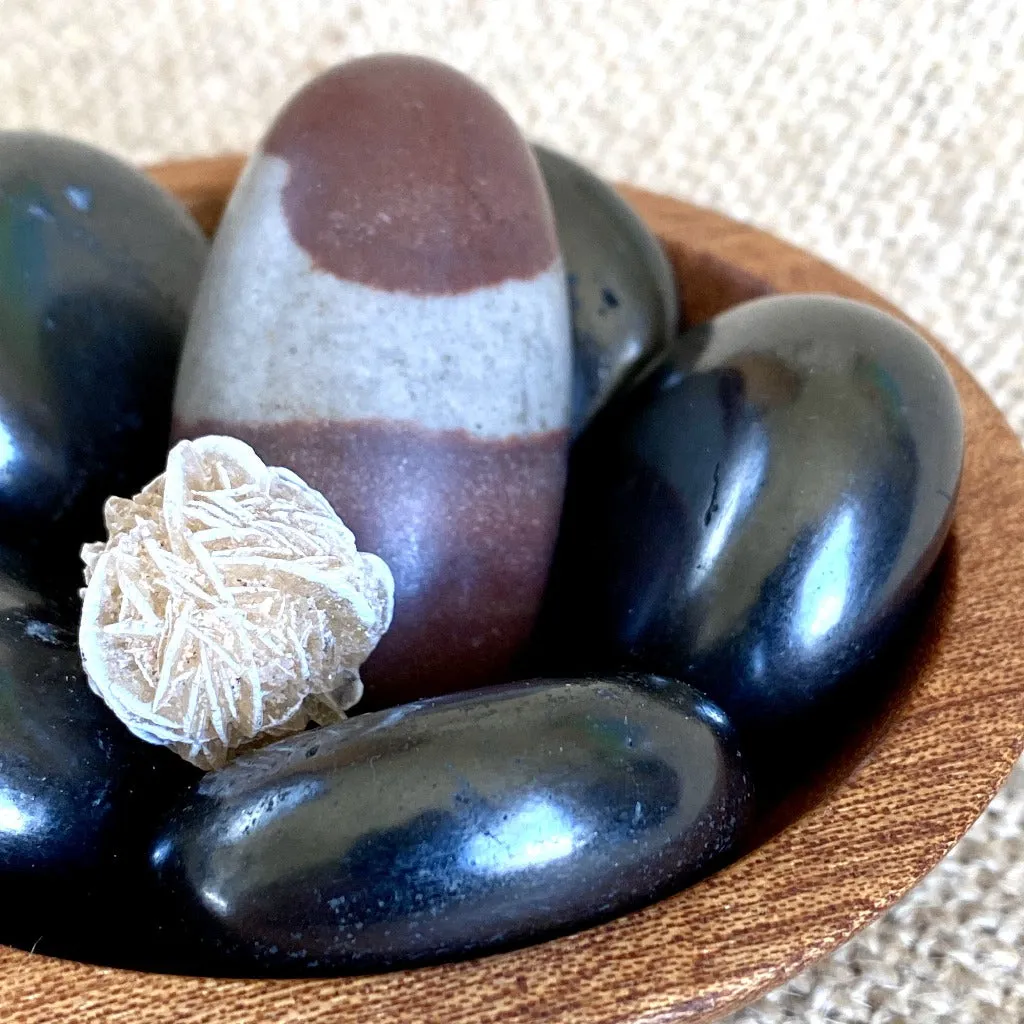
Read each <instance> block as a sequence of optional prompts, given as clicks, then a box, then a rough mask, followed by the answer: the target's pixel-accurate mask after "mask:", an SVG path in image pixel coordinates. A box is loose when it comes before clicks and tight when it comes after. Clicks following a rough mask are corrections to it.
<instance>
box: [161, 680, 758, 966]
mask: <svg viewBox="0 0 1024 1024" xmlns="http://www.w3.org/2000/svg"><path fill="white" fill-rule="evenodd" d="M748 799H749V788H748V784H747V780H746V777H745V774H744V770H743V768H742V765H741V761H740V757H739V754H738V752H737V750H736V748H735V746H734V741H733V738H732V732H731V729H730V727H729V726H728V724H727V723H726V720H725V718H724V716H723V715H722V713H721V711H719V710H718V709H717V708H715V707H714V706H713V705H711V704H710V703H709V702H707V701H706V700H705V699H704V698H702V697H701V696H699V695H698V694H696V693H695V692H694V691H693V690H691V689H690V688H689V687H687V686H685V685H683V684H680V683H676V682H670V681H667V680H661V679H654V678H649V677H645V678H637V679H634V680H614V679H610V680H605V681H597V680H590V681H571V682H552V681H534V682H530V683H519V684H511V685H508V686H503V687H498V688H494V689H491V690H482V691H474V692H471V693H462V694H456V695H454V696H451V697H442V698H437V699H434V700H431V701H422V702H420V703H417V704H408V705H404V706H402V707H399V708H396V709H394V710H391V711H382V712H376V713H373V714H366V715H361V716H359V717H357V718H353V719H350V720H348V721H346V722H342V723H341V724H339V725H336V726H330V727H327V728H323V729H318V730H315V731H312V732H307V733H304V734H302V735H300V736H297V737H295V738H292V739H287V740H282V741H279V742H278V743H275V744H273V745H272V746H270V747H267V748H265V749H264V750H261V751H259V752H257V753H255V754H252V755H250V756H247V757H244V758H240V759H239V760H238V761H237V762H236V763H234V764H233V765H229V766H228V767H227V768H226V769H222V770H221V771H218V772H214V773H212V774H210V775H208V776H207V777H206V778H204V779H203V780H202V782H201V783H200V784H199V785H198V787H197V789H196V791H195V796H194V799H193V800H192V801H191V802H190V803H189V804H188V805H187V806H184V807H183V808H182V809H181V811H180V813H178V814H177V815H176V817H175V818H174V820H173V821H172V823H171V824H170V825H169V827H168V829H167V831H166V832H165V834H164V835H163V836H162V837H161V838H160V839H159V841H158V842H157V844H156V846H155V848H154V852H153V856H152V862H153V864H154V866H155V869H156V872H157V874H158V877H159V879H160V882H161V883H162V885H163V886H164V887H165V889H166V890H167V892H168V904H169V906H170V907H171V908H173V911H175V912H177V913H179V914H183V917H184V920H183V938H182V949H183V950H185V951H187V952H191V953H192V954H193V964H192V966H193V969H196V970H201V971H220V972H224V971H228V972H233V971H237V972H239V973H243V974H245V973H250V974H256V973H261V972H263V973H292V972H298V973H304V972H315V971H337V970H346V969H349V968H352V969H368V968H383V967H391V966H396V965H400V964H407V963H412V962H417V961H423V960H438V959H443V958H449V957H454V956H464V955H466V954H470V953H478V952H484V951H487V950H492V949H495V948H500V947H507V946H509V945H513V944H518V943H522V942H525V941H530V940H536V939H539V938H542V937H544V936H547V935H550V934H552V933H555V932H559V931H564V930H568V929H573V928H577V927H580V926H583V925H585V924H587V923H590V922H593V921H596V920H599V919H602V918H607V917H610V916H613V915H615V914H617V913H620V912H622V911H624V910H626V909H628V908H630V907H635V906H638V905H640V904H644V903H647V902H649V901H651V900H652V899H655V898H656V897H658V896H660V895H662V894H664V893H666V892H668V891H671V890H674V889H678V888H679V887H681V886H682V885H683V884H684V883H686V882H687V881H689V880H692V879H693V878H694V877H695V876H696V875H697V874H699V873H701V872H704V871H706V870H707V869H708V868H709V867H710V866H712V865H713V864H716V863H718V862H719V861H720V860H721V858H722V857H723V856H724V855H726V854H727V853H728V851H729V850H730V848H731V847H732V845H733V843H734V841H735V839H736V837H737V835H738V834H739V832H740V830H741V828H742V826H743V824H744V822H745V818H746V811H747V805H748ZM186 959H187V956H186Z"/></svg>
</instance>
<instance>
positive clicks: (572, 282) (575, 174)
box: [534, 146, 679, 434]
mask: <svg viewBox="0 0 1024 1024" xmlns="http://www.w3.org/2000/svg"><path fill="white" fill-rule="evenodd" d="M534 151H535V153H536V154H537V161H538V163H539V164H540V169H541V171H542V172H543V174H544V180H545V183H546V184H547V188H548V193H549V195H550V196H551V203H552V206H553V207H554V211H555V222H556V224H557V226H558V241H559V244H560V246H561V249H562V253H563V255H564V258H565V269H566V274H567V276H568V281H569V298H570V301H571V303H572V319H573V345H574V360H573V411H572V430H573V433H574V434H577V433H579V431H580V430H582V429H583V427H584V426H586V424H587V423H588V422H589V421H590V419H591V418H592V417H593V415H594V413H596V412H597V410H598V409H600V408H601V406H603V405H604V404H605V402H606V401H607V400H608V398H609V397H610V396H611V395H612V394H613V393H614V392H615V389H616V388H618V387H619V386H621V384H622V383H623V381H625V380H627V379H628V378H629V377H630V375H632V374H633V373H635V372H637V370H638V369H639V368H640V367H642V366H643V365H644V364H645V363H647V362H649V361H650V360H651V359H653V358H654V357H656V356H657V355H658V354H659V353H661V352H663V351H664V349H665V347H666V346H667V344H668V342H669V339H671V338H674V337H675V335H676V330H677V328H678V324H679V301H678V298H677V295H676V282H675V275H674V274H673V273H672V267H671V266H670V264H669V262H668V259H667V258H666V256H665V252H664V250H663V249H662V247H661V243H660V242H659V241H658V239H657V238H655V237H654V235H653V234H652V233H651V232H650V231H649V230H648V228H647V226H646V225H645V224H644V222H643V221H642V220H641V219H640V217H639V215H638V214H637V213H636V211H634V209H633V208H632V207H631V206H630V205H629V203H627V202H626V201H625V200H624V199H623V198H622V196H620V195H619V194H618V192H616V191H615V189H613V188H612V187H611V186H610V185H608V184H606V183H605V182H604V181H602V180H601V179H600V178H599V177H598V176H597V175H596V174H593V173H592V172H591V171H589V170H587V168H586V167H584V166H583V165H582V164H579V163H577V162H576V161H575V160H571V159H570V158H569V157H567V156H563V155H562V154H561V153H557V152H555V151H554V150H552V149H547V148H546V147H544V146H534Z"/></svg>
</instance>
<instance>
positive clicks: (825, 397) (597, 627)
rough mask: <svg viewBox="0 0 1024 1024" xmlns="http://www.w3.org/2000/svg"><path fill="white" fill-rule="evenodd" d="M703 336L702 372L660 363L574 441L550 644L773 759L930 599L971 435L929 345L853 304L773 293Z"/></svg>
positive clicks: (577, 664)
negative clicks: (926, 596)
mask: <svg viewBox="0 0 1024 1024" xmlns="http://www.w3.org/2000/svg"><path fill="white" fill-rule="evenodd" d="M696 332H697V333H696V334H694V332H691V337H689V338H688V339H686V344H685V345H684V346H683V349H684V350H685V351H686V352H688V353H689V352H692V351H694V350H696V351H699V352H700V353H701V354H700V356H699V357H698V359H697V362H696V364H695V365H694V366H693V368H692V370H691V371H690V372H685V371H684V370H682V369H680V367H679V366H678V365H676V364H674V363H673V362H672V361H671V360H668V361H666V362H665V363H664V364H663V365H662V366H660V367H659V368H658V369H657V370H656V372H653V373H651V374H650V375H648V376H647V377H646V378H645V379H644V380H643V381H642V382H641V383H639V384H638V385H637V386H635V387H634V388H633V389H632V390H631V391H630V392H629V393H628V394H624V395H622V396H621V397H620V399H619V400H618V401H617V402H616V403H614V407H609V408H608V409H607V411H606V413H605V414H604V415H603V416H601V417H599V418H598V420H596V421H595V422H594V424H593V425H592V427H591V428H590V429H589V430H588V431H587V433H586V434H585V435H584V436H583V437H582V438H581V439H580V440H579V441H578V442H577V444H576V446H575V450H574V453H573V457H572V461H571V465H570V473H569V484H568V491H567V501H566V509H565V515H564V520H563V526H562V534H561V540H560V545H559V551H558V554H557V556H556V561H555V568H554V571H553V577H552V585H551V588H550V591H549V599H548V602H547V608H546V611H545V616H544V620H545V625H544V627H543V629H542V637H543V644H542V646H543V647H544V648H545V649H546V657H547V658H548V659H549V661H550V663H551V664H554V665H555V666H556V667H557V666H558V665H559V664H560V663H562V662H564V663H565V664H567V665H572V666H573V670H575V671H578V670H580V669H581V667H586V668H587V669H588V670H601V671H609V670H615V669H618V668H620V667H623V666H630V667H634V668H636V669H638V670H642V671H650V672H661V673H665V674H671V675H676V676H680V677H682V678H685V679H687V681H689V682H690V683H692V684H693V685H694V686H696V687H698V688H699V689H701V690H702V691H704V692H706V693H707V694H708V695H709V696H710V697H711V698H712V699H713V700H715V701H716V702H717V703H718V704H720V705H721V706H722V707H723V708H724V709H725V711H726V713H727V714H729V715H730V717H731V718H732V720H733V722H734V723H735V724H736V726H737V727H738V728H739V729H740V731H741V734H742V735H744V736H745V741H744V742H745V743H746V742H747V741H748V740H749V739H750V737H754V738H756V739H760V740H762V741H764V742H766V743H769V744H770V743H771V742H773V738H774V737H776V733H775V731H774V730H775V728H776V727H777V726H778V725H780V724H783V723H786V722H790V721H798V720H800V719H801V718H804V717H806V716H807V715H812V716H813V714H815V713H816V706H817V704H818V702H819V701H821V700H823V699H824V698H825V696H826V695H828V694H829V692H830V691H831V690H832V689H833V687H834V686H836V685H837V684H838V683H839V682H840V680H843V679H844V678H845V677H846V676H847V675H848V674H849V673H851V671H852V670H854V669H856V668H858V667H860V666H863V665H864V663H865V662H866V660H867V659H869V658H871V657H872V656H873V655H874V654H875V653H876V652H877V651H878V650H879V649H880V647H881V645H882V644H883V642H884V641H885V640H886V639H887V638H888V637H889V636H890V635H891V634H892V632H893V629H894V627H895V626H896V625H897V624H898V623H899V622H900V621H901V620H902V617H903V613H904V612H905V611H907V610H908V609H909V607H910V605H911V603H912V601H913V599H914V597H915V595H917V593H918V592H919V591H920V589H921V586H922V583H923V581H924V580H925V577H926V576H927V574H928V572H929V570H930V569H931V568H932V566H933V564H934V563H935V561H936V558H937V556H938V554H939V551H940V548H941V547H942V544H943V541H944V540H945V537H946V534H947V532H948V529H949V526H950V521H951V518H952V515H953V506H954V500H955V498H956V493H957V488H958V486H959V481H960V470H961V464H962V461H963V446H964V435H963V432H964V427H963V419H962V415H961V411H960V405H959V401H958V399H957V395H956V391H955V389H954V386H953V382H952V379H951V377H950V375H949V373H948V372H947V371H946V369H945V367H944V366H943V364H942V362H941V360H940V359H939V357H938V356H937V355H936V354H935V352H934V351H933V350H932V349H931V348H930V346H929V345H928V344H927V343H926V342H925V341H924V340H923V339H922V338H920V337H919V336H918V335H917V334H915V333H914V332H913V331H911V330H910V329H909V328H908V327H906V326H905V325H904V324H902V323H900V322H899V321H897V320H895V319H893V318H892V317H890V316H887V315H886V314H884V313H881V312H879V311H877V310H875V309H873V308H870V307H868V306H865V305H861V304H859V303H854V302H850V301H846V300H843V299H839V298H834V297H827V296H785V297H774V298H766V299H760V300H756V301H754V302H750V303H746V304H744V305H741V306H738V307H736V308H735V309H733V310H730V311H729V312H727V313H725V314H723V315H721V316H719V317H717V318H715V319H714V320H712V321H711V322H710V323H708V324H707V325H705V326H703V327H701V328H697V329H696ZM546 667H550V665H549V666H546Z"/></svg>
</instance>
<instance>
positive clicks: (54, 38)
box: [0, 0, 1024, 1024]
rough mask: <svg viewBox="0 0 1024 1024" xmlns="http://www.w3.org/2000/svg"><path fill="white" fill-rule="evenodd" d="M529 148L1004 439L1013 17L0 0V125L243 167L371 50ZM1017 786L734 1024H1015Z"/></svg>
mask: <svg viewBox="0 0 1024 1024" xmlns="http://www.w3.org/2000/svg"><path fill="white" fill-rule="evenodd" d="M382 49H391V50H407V51H414V52H422V53H429V54H433V55H435V56H437V57H440V58H441V59H443V60H446V61H448V62H450V63H452V64H454V65H456V66H457V67H460V68H462V69H463V70H465V71H467V72H469V73H470V74H471V75H474V76H475V77H477V78H478V79H480V80H481V81H482V82H484V83H485V84H486V85H487V86H489V87H490V88H491V89H492V90H493V91H494V92H495V93H496V95H497V96H498V97H499V98H500V99H501V100H502V101H503V102H504V103H505V104H506V105H507V106H508V108H509V109H510V110H511V111H512V113H513V114H514V115H515V116H516V117H517V118H518V120H519V122H520V123H521V124H522V125H523V127H524V128H525V129H526V130H527V132H528V133H529V134H530V135H531V136H533V137H534V138H536V139H538V140H541V141H545V142H548V143H550V144H552V145H554V146H557V147H560V148H562V149H564V150H566V151H567V152H569V153H572V154H574V155H576V156H577V157H579V158H580V159H582V160H584V161H586V162H588V163H589V164H591V165H592V166H593V167H595V168H596V169H598V170H600V171H601V172H603V173H604V174H606V175H608V176H611V177H614V178H619V179H626V180H629V181H633V182H636V183H639V184H641V185H644V186H648V187H651V188H655V189H660V190H662V191H665V192H668V193H672V194H675V195H678V196H681V197H684V198H687V199H690V200H693V201H695V202H698V203H702V204H705V205H708V206H712V207H715V208H717V209H719V210H722V211H724V212H726V213H729V214H731V215H733V216H735V217H739V218H741V219H743V220H746V221H750V222H752V223H754V224H757V225H759V226H762V227H765V228H768V229H769V230H771V231H773V232H775V233H776V234H779V235H781V236H783V237H785V238H787V239H789V240H791V241H794V242H796V243H798V244H800V245H802V246H805V247H806V248H808V249H811V250H813V251H814V252H816V253H819V254H820V255H822V256H824V257H826V258H827V259H829V260H831V261H833V262H834V263H836V264H838V265H839V266H841V267H843V268H844V269H846V270H848V271H850V272H851V273H853V274H854V275H856V276H858V277H860V278H861V279H863V280H864V281H866V282H867V283H869V284H870V285H872V286H873V287H874V288H876V289H877V290H878V291H880V292H882V293H883V294H885V295H887V296H888V297H889V298H891V299H892V300H894V301H895V302H896V303H897V304H898V305H900V306H901V307H902V308H903V309H905V310H906V311H907V312H908V313H909V314H910V315H911V316H913V317H915V318H916V319H918V320H919V321H920V322H921V323H923V324H924V325H926V326H927V327H928V328H930V329H931V330H933V331H934V332H935V333H936V334H937V335H938V337H940V338H941V339H943V340H944V341H945V342H946V344H947V345H949V347H950V348H952V349H953V351H954V352H956V353H957V355H959V357H960V358H961V359H962V360H963V361H964V362H965V363H966V364H967V365H968V366H969V367H970V369H971V370H972V371H973V372H974V374H975V375H976V376H977V377H978V378H979V379H980V380H981V382H982V383H983V384H984V385H985V387H986V388H987V389H988V390H989V392H990V393H991V394H992V395H993V396H994V397H995V399H996V401H997V402H998V403H999V405H1000V406H1001V408H1002V409H1003V410H1004V412H1005V413H1006V415H1007V416H1008V417H1009V419H1010V421H1011V422H1012V423H1013V425H1014V427H1015V428H1016V429H1017V430H1018V432H1022V431H1024V348H1022V337H1021V320H1022V311H1024V258H1022V254H1021V244H1022V239H1024V7H1022V5H1021V2H1020V0H903V2H897V0H889V2H883V0H835V2H833V3H828V2H826V0H803V2H801V0H590V2H578V0H550V2H547V3H544V2H541V0H508V2H506V0H489V2H485V0H475V2H474V0H451V2H429V0H417V2H403V0H392V2H386V0H379V2H366V3H355V2H349V3H346V2H342V0H334V2H314V0H245V2H243V0H180V2H173V0H0V97H2V100H0V127H4V128H7V127H22V126H29V127H37V128H46V129H51V130H55V131H62V132H68V133H70V134H73V135H75V136H78V137H81V138H83V139H86V140H89V141H92V142H95V143H98V144H100V145H102V146H106V147H109V148H111V149H113V150H115V151H117V152H120V153H121V154H123V155H125V156H127V157H129V158H131V159H134V160H137V161H149V160H156V159H163V158H168V157H173V156H184V155H196V154H207V153H217V152H220V151H224V150H241V149H245V148H247V147H249V146H251V145H252V144H253V143H254V142H255V141H256V140H257V139H258V137H259V136H260V134H261V131H262V129H263V128H264V127H265V125H266V123H267V120H268V118H269V117H270V116H272V114H273V112H274V111H275V110H276V108H277V107H278V106H279V105H280V104H281V103H282V101H283V100H284V99H285V98H286V97H287V96H288V95H289V94H290V93H291V92H292V91H293V90H294V89H295V88H296V87H297V86H299V85H300V84H301V83H302V82H303V81H304V80H305V79H307V78H308V77H309V76H310V75H312V74H314V73H315V72H317V71H319V70H321V69H322V68H324V67H326V66H327V65H329V64H331V63H333V62H335V61H337V60H340V59H342V58H344V57H347V56H353V55H356V54H361V53H366V52H369V51H373V50H382ZM1022 897H1024V773H1022V771H1021V769H1020V768H1018V769H1017V772H1016V773H1015V775H1014V776H1013V778H1012V779H1011V782H1010V784H1009V785H1008V786H1007V787H1006V789H1005V790H1004V791H1003V793H1002V794H1001V795H1000V796H999V797H998V798H997V799H996V801H995V802H994V803H993V804H992V806H991V807H990V808H989V810H988V811H987V812H986V813H985V815H984V816H983V817H982V818H981V820H980V821H979V822H978V823H977V824H976V825H975V827H974V828H973V830H972V831H971V833H970V834H969V835H968V837H967V838H966V839H965V840H964V841H963V842H962V843H961V844H960V845H959V846H958V847H957V848H956V850H955V851H954V852H953V854H952V855H950V856H949V857H948V858H947V859H946V860H945V861H944V862H943V863H942V864H941V865H940V866H939V867H938V868H936V869H935V870H934V871H933V872H932V873H931V874H930V875H929V876H928V878H926V879H925V881H924V882H922V883H921V885H919V886H918V887H917V888H916V889H915V890H914V891H913V892H912V893H911V894H910V895H909V896H907V897H906V898H905V899H904V900H903V901H902V902H901V903H900V904H899V905H898V906H897V907H896V908H895V909H894V910H892V911H891V912H890V913H888V914H887V915H886V916H885V917H884V918H882V919H881V920H880V921H879V922H877V923H876V924H875V925H873V926H871V927H870V928H868V929H867V930H866V931H865V932H863V933H862V934H860V935H859V936H857V937H856V938H855V939H854V940H852V941H851V942H850V943H848V944H847V945H846V946H845V947H844V948H843V949H841V950H840V951H839V952H838V953H837V954H836V955H834V956H833V957H831V958H830V959H828V960H826V961H825V962H823V963H821V964H819V965H818V966H816V967H813V968H812V969H810V970H808V971H806V972H805V973H804V974H802V975H801V976H799V977H798V978H796V979H795V980H793V981H792V982H791V983H789V984H788V985H786V986H784V987H783V988H781V989H779V990H778V991H776V992H773V993H772V994H770V995H769V996H767V997H766V998H764V999H763V1000H761V1001H760V1002H759V1003H758V1004H756V1005H755V1006H753V1007H752V1008H750V1009H747V1010H745V1011H742V1012H740V1013H738V1014H736V1015H735V1016H734V1017H733V1018H731V1022H732V1024H740V1022H742V1024H754V1022H759V1024H760V1022H769V1021H770V1022H783V1021H785V1022H796V1021H802V1022H804V1021H805V1022H810V1024H816V1022H822V1024H823V1022H826V1021H827V1022H853V1021H856V1022H858V1024H861V1022H863V1024H867V1022H871V1024H888V1022H901V1024H903V1022H907V1024H910V1022H915V1024H917V1022H926V1021H928V1022H930V1021H936V1022H950V1024H953V1022H957V1024H962V1022H970V1021H986V1022H988V1021H991V1022H1006V1024H1009V1022H1018V1021H1021V1020H1024V957H1022V954H1024V903H1022Z"/></svg>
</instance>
